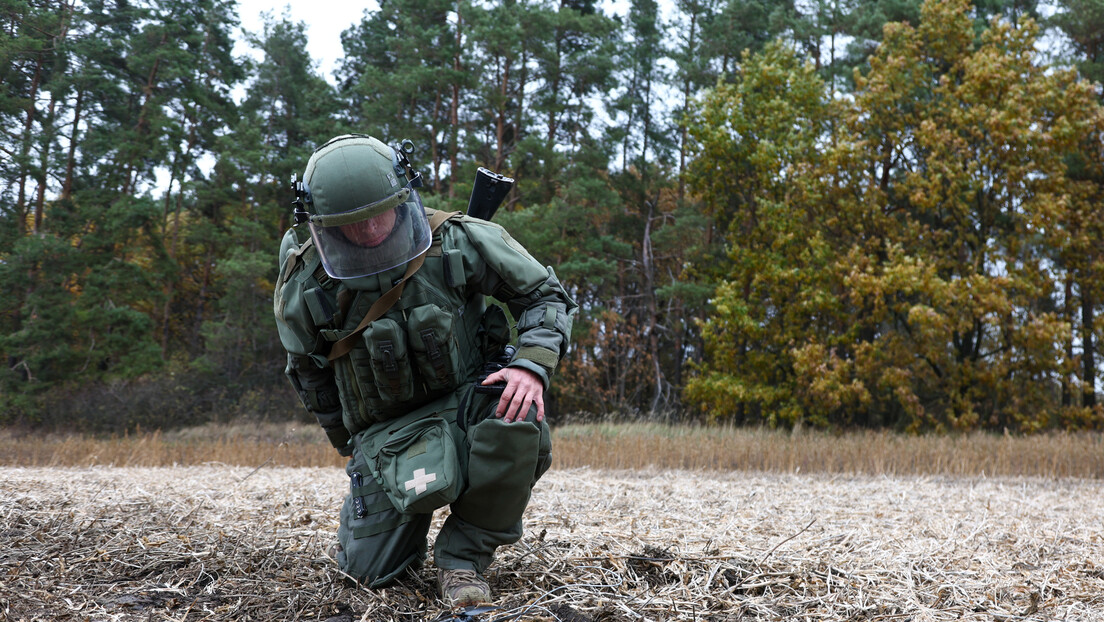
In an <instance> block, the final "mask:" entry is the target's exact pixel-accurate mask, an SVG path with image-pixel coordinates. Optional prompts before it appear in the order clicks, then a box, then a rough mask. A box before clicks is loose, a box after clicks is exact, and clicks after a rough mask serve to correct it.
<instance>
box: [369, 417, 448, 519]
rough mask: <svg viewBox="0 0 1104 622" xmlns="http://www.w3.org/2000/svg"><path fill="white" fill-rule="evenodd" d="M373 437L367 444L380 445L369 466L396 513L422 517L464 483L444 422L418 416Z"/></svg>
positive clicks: (446, 424) (437, 506)
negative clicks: (377, 443)
mask: <svg viewBox="0 0 1104 622" xmlns="http://www.w3.org/2000/svg"><path fill="white" fill-rule="evenodd" d="M373 436H375V437H376V438H373V439H372V440H371V441H369V442H370V443H371V444H373V445H374V444H376V442H379V443H381V444H380V446H379V451H378V453H377V454H376V458H375V461H374V462H375V463H374V464H372V462H371V460H370V459H369V464H371V465H372V467H373V470H374V471H375V473H374V475H376V476H377V480H378V481H379V483H380V485H382V486H383V489H384V492H386V493H387V497H388V498H389V499H390V500H391V503H392V504H393V505H394V506H395V509H396V510H398V511H399V512H401V513H403V514H426V513H430V512H432V511H433V510H436V509H437V508H440V507H444V506H446V505H448V504H450V503H452V502H453V501H455V500H456V498H457V497H459V496H460V490H461V489H462V488H463V485H464V482H463V479H462V477H461V475H460V462H459V459H458V457H457V455H456V442H455V441H454V440H453V438H452V433H451V432H450V431H449V424H448V422H447V421H445V420H444V419H442V418H440V417H422V418H418V419H415V420H414V421H410V422H409V423H406V424H405V425H402V426H401V427H389V429H388V430H387V431H381V432H380V433H378V434H375V435H373ZM366 449H367V448H366ZM369 455H371V454H369Z"/></svg>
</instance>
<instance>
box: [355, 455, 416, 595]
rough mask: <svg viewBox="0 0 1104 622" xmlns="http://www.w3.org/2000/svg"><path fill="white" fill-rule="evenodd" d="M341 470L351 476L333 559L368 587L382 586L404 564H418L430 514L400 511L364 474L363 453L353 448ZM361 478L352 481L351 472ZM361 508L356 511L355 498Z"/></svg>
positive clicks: (392, 577) (397, 572)
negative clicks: (361, 510) (404, 513)
mask: <svg viewBox="0 0 1104 622" xmlns="http://www.w3.org/2000/svg"><path fill="white" fill-rule="evenodd" d="M345 472H346V473H347V474H348V475H349V476H350V484H349V494H348V495H346V497H345V502H344V503H343V504H342V506H341V513H340V523H339V525H338V529H337V540H338V544H340V545H341V551H340V552H339V553H338V555H337V564H338V567H340V568H341V570H342V572H345V573H346V574H348V575H349V576H351V577H353V578H355V579H357V580H358V581H361V582H363V583H364V584H365V585H367V586H368V587H372V588H377V587H383V586H385V585H387V584H389V583H391V582H392V581H394V580H395V579H396V578H398V577H399V576H400V575H401V574H402V573H403V572H404V571H405V570H406V569H407V568H408V567H410V566H412V565H419V564H421V563H422V561H423V560H425V556H426V534H427V533H428V532H429V525H430V521H431V519H432V515H431V514H421V515H413V514H411V515H403V514H399V513H398V512H397V511H395V508H394V506H393V505H392V504H391V501H390V499H388V498H387V495H386V494H385V493H384V492H383V489H382V488H381V487H380V485H379V484H378V483H377V482H376V481H375V480H374V479H373V478H372V476H371V475H369V469H368V465H367V464H366V463H365V460H364V458H363V455H362V454H361V453H360V452H359V451H356V452H354V453H353V456H352V458H350V459H349V463H348V465H347V466H346V467H345ZM355 473H360V474H361V479H362V480H363V481H362V482H361V484H360V485H359V486H354V485H353V479H352V478H353V474H355ZM356 498H359V499H360V505H361V507H362V508H363V509H364V510H365V512H364V514H363V515H362V516H357V514H356V505H357V504H356V503H355V501H354V500H355V499H356Z"/></svg>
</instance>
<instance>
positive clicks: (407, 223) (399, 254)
mask: <svg viewBox="0 0 1104 622" xmlns="http://www.w3.org/2000/svg"><path fill="white" fill-rule="evenodd" d="M310 231H311V237H313V238H314V245H315V247H316V248H317V249H318V254H319V256H320V257H321V258H322V267H323V268H325V270H326V274H329V275H330V276H331V277H333V278H335V279H355V278H357V277H362V276H370V275H372V274H377V273H379V272H383V271H385V270H390V269H391V268H394V267H396V266H401V265H403V264H405V263H407V262H409V261H410V260H411V259H414V258H415V257H417V256H418V255H421V254H422V253H424V252H426V250H427V249H428V248H429V245H430V242H431V238H432V236H431V234H430V231H429V221H428V220H426V216H425V209H424V208H423V207H422V200H421V198H419V197H418V192H417V191H416V190H414V189H413V188H411V187H410V185H409V184H407V185H406V186H405V187H403V188H401V189H400V190H399V191H398V192H396V193H395V194H393V195H391V196H389V197H387V198H385V199H383V200H381V201H377V202H375V203H370V204H368V205H363V206H361V207H357V208H355V209H351V210H349V211H347V212H341V213H339V214H315V215H312V216H311V217H310Z"/></svg>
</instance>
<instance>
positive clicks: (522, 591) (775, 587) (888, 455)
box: [0, 428, 1104, 622]
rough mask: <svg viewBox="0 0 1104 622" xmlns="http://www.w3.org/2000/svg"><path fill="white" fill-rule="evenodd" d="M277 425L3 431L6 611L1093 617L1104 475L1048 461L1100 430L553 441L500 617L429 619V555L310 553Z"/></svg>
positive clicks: (332, 510) (310, 524)
mask: <svg viewBox="0 0 1104 622" xmlns="http://www.w3.org/2000/svg"><path fill="white" fill-rule="evenodd" d="M191 434H195V433H191ZM265 434H272V432H266V433H265ZM280 434H283V437H281V438H268V439H265V438H259V437H258V438H253V439H244V440H242V441H241V442H239V443H237V444H236V445H237V447H238V449H239V450H242V448H244V449H245V450H248V452H249V453H245V454H241V455H239V457H238V461H237V462H238V465H234V464H229V463H217V462H208V463H207V464H202V463H197V460H201V459H202V458H204V457H209V456H210V455H212V454H215V453H218V451H222V452H224V453H229V452H230V449H229V448H228V447H224V448H223V449H222V450H218V449H217V447H216V448H215V449H212V447H215V446H217V445H218V442H219V441H217V439H216V440H212V439H211V434H210V431H207V432H205V433H203V434H201V435H199V436H202V437H203V438H205V439H206V440H204V441H199V440H197V438H198V437H193V438H192V440H190V441H189V440H188V438H187V434H183V433H182V434H180V435H149V436H145V437H139V438H129V439H117V440H116V441H115V442H114V443H113V444H112V443H103V442H101V441H96V442H93V441H89V440H87V439H84V440H81V439H55V442H54V446H53V447H52V448H51V447H50V446H49V445H48V444H46V443H42V444H36V442H32V440H31V439H29V438H26V437H14V436H11V435H9V436H7V437H2V438H0V464H6V465H9V466H0V481H2V482H3V486H2V487H0V620H11V621H13V622H14V621H24V620H26V621H30V620H73V621H77V620H82V621H83V620H90V621H99V620H118V621H132V620H133V621H139V620H142V621H145V620H159V621H161V620H163V621H168V620H179V621H185V620H188V621H198V620H257V621H260V620H266V621H267V620H320V621H328V622H351V621H355V620H366V621H377V620H378V621H404V622H405V621H423V620H425V621H431V620H438V621H442V622H443V621H445V620H456V621H458V622H468V621H470V622H494V621H502V622H505V620H514V619H517V620H541V621H560V622H587V621H589V622H599V621H601V622H627V621H635V620H641V621H643V620H656V621H661V620H662V621H666V620H686V621H722V620H832V621H834V620H841V621H842V620H913V621H925V620H932V621H939V620H985V621H994V620H995V621H1005V620H1008V621H1012V620H1038V621H1042V620H1104V494H1102V493H1104V481H1102V480H1101V479H1100V475H1099V474H1100V473H1101V471H1091V470H1090V471H1088V472H1086V473H1080V474H1077V475H1075V476H1072V475H1071V473H1070V472H1069V469H1071V468H1073V467H1071V466H1063V465H1066V463H1067V461H1066V458H1065V457H1063V456H1061V455H1054V456H1051V457H1049V458H1045V456H1046V455H1047V451H1048V450H1047V449H1045V447H1049V448H1050V449H1049V451H1053V450H1054V448H1055V447H1058V448H1061V449H1062V451H1065V452H1067V453H1068V452H1082V453H1079V455H1080V456H1081V457H1082V459H1083V460H1089V461H1091V460H1092V459H1093V456H1092V455H1088V454H1091V453H1092V452H1093V451H1094V448H1095V451H1096V452H1099V451H1100V447H1101V445H1100V440H1099V438H1093V437H1057V438H1055V439H1044V440H1043V441H1038V440H1037V441H1036V443H1035V445H1036V447H1035V448H1034V449H1031V448H1030V447H1029V445H1027V444H1023V445H1015V444H1014V443H1013V445H1012V446H1011V447H1009V446H1008V445H1007V444H1008V443H1012V442H1013V441H1017V440H1019V439H1007V438H999V437H998V438H993V439H990V440H991V442H992V443H994V444H993V445H992V446H988V447H986V448H985V449H984V451H983V452H979V455H982V456H984V455H987V456H989V459H988V461H986V460H984V459H983V458H976V457H974V458H971V457H969V456H968V455H967V454H969V453H970V452H969V451H967V450H966V448H965V446H957V449H956V446H955V445H954V443H955V442H956V441H953V440H952V441H947V439H944V440H943V441H940V443H942V445H940V444H939V443H936V445H937V446H942V447H943V451H944V453H943V454H941V456H942V457H935V456H936V453H938V452H936V449H935V448H933V447H932V446H927V445H925V443H927V442H928V441H924V440H923V439H919V441H920V442H918V443H910V442H909V441H908V440H907V439H903V440H899V441H898V440H894V441H892V442H900V443H901V445H900V446H899V447H895V448H892V449H884V448H878V447H876V446H873V445H872V443H873V442H874V441H875V440H877V438H880V437H867V438H865V440H863V437H858V439H857V440H855V439H849V438H836V439H834V440H833V439H832V438H830V437H823V438H819V439H818V438H817V437H815V436H814V435H808V436H806V437H802V436H798V437H794V436H787V435H769V434H766V433H763V436H758V437H757V436H755V435H754V434H752V435H751V436H747V437H746V438H744V439H743V440H740V439H739V438H738V437H739V435H733V436H731V437H728V438H726V439H725V440H723V443H725V445H724V446H725V447H727V450H728V451H729V452H737V451H738V447H739V446H741V444H746V445H747V446H749V447H750V446H752V445H756V444H759V445H766V448H765V449H764V450H763V451H761V452H757V451H754V450H752V449H746V452H747V453H746V454H739V453H736V454H733V455H735V456H737V457H736V458H732V460H733V461H734V462H733V463H731V464H724V465H717V464H713V463H710V464H709V465H706V467H708V468H706V467H703V466H702V465H698V464H696V463H694V461H695V460H697V459H698V458H696V457H695V456H699V457H700V456H701V455H707V456H710V455H712V454H710V453H709V452H712V451H719V450H718V449H717V447H715V446H712V445H709V443H708V442H706V440H705V437H704V436H697V434H698V433H696V432H657V431H655V430H653V431H652V432H651V433H642V432H640V431H639V429H638V430H637V431H635V432H634V431H632V430H631V429H629V428H608V429H604V431H601V430H591V431H590V432H589V433H582V432H579V433H576V432H573V431H572V430H570V429H568V430H562V431H559V432H558V433H557V441H558V445H557V447H556V451H555V453H556V459H557V466H554V467H553V470H552V471H550V472H549V473H548V474H547V475H546V476H545V478H544V479H542V480H541V482H540V483H539V484H538V485H537V488H536V490H535V493H534V496H533V501H532V503H531V504H530V508H529V511H528V512H527V515H526V525H525V526H526V535H525V537H524V538H523V539H522V541H521V542H519V543H518V544H516V545H513V546H510V547H506V548H503V549H501V550H500V554H499V556H498V558H497V561H496V563H495V565H494V566H492V568H491V570H490V572H489V573H488V579H489V581H490V582H491V585H492V587H493V588H494V589H495V590H496V594H497V595H498V597H499V598H498V600H497V602H496V603H495V604H496V605H497V607H498V608H497V609H495V610H492V611H486V612H481V613H476V612H471V611H469V612H461V611H453V612H449V611H445V610H443V609H442V608H441V605H440V602H439V601H438V600H437V598H436V595H435V592H434V587H435V586H434V585H433V581H432V577H433V574H434V569H433V567H432V564H430V565H429V566H427V567H426V568H423V569H421V570H419V571H418V572H417V573H414V574H412V575H411V576H409V577H407V578H406V579H405V580H404V581H402V582H401V583H400V584H398V585H396V586H394V587H392V588H389V589H386V590H381V591H368V590H364V589H362V588H360V587H358V586H356V585H355V584H354V583H352V582H350V581H348V580H347V579H345V578H344V577H342V576H341V575H340V573H339V572H338V571H337V568H336V566H334V565H333V564H332V563H331V562H330V561H328V560H327V559H326V558H325V557H324V556H323V554H322V552H323V550H324V549H325V547H326V546H327V545H328V544H329V542H330V541H331V539H332V535H333V533H334V532H335V530H336V528H337V510H338V506H339V504H340V501H341V498H342V495H343V494H344V490H345V489H346V486H347V481H346V478H345V476H344V473H343V471H342V469H341V468H340V461H339V460H335V459H334V458H332V457H329V456H328V454H322V457H321V458H320V459H322V460H326V461H328V463H327V464H326V465H325V466H314V467H304V466H289V465H287V463H289V462H293V461H296V460H307V459H308V458H306V457H304V456H305V454H303V455H300V454H299V453H297V452H299V450H298V449H295V448H296V447H298V446H299V444H300V443H299V440H297V439H296V438H293V437H292V436H291V435H289V433H288V432H287V431H286V430H284V431H283V432H280ZM304 434H305V436H304V437H303V445H306V444H307V443H308V442H314V443H315V444H317V443H318V439H317V438H316V437H310V436H309V435H307V433H306V432H304ZM310 434H313V430H311V431H310ZM657 434H660V435H662V434H668V435H669V436H668V437H667V438H666V441H665V442H658V441H655V440H649V439H654V437H655V436H656V435H657ZM755 434H759V433H755ZM573 435H575V436H573ZM672 435H673V436H672ZM675 436H680V437H683V436H684V437H686V438H684V439H683V440H684V441H685V442H684V443H680V442H676V441H677V439H676V438H675ZM888 438H889V437H887V438H886V439H882V440H883V441H884V442H890V441H889V440H888ZM21 439H22V441H21ZM603 439H604V440H603ZM914 440H916V439H914ZM20 441H21V442H20ZM934 441H935V439H932V442H934ZM983 442H989V441H983V440H978V441H977V443H983ZM95 443H103V444H102V445H96V444H95ZM281 443H282V445H281ZM653 443H658V444H659V445H662V446H664V447H665V450H666V451H669V452H673V453H671V454H670V455H673V456H681V457H680V458H677V459H678V460H683V461H684V462H686V464H684V465H682V466H681V467H678V468H668V467H664V468H659V467H657V466H639V464H645V463H650V464H653V465H654V464H655V463H656V462H662V461H663V460H670V461H674V460H675V459H676V458H673V457H669V458H661V457H660V456H659V455H652V456H651V460H650V461H648V460H645V458H647V457H646V456H644V457H642V456H641V454H642V452H647V451H649V449H648V448H649V447H651V444H653ZM810 443H812V444H810ZM1002 443H1003V444H1004V445H1002ZM229 444H233V443H229ZM676 445H677V447H676ZM603 446H604V447H605V448H606V449H605V451H604V452H603V451H602V450H601V447H603ZM864 446H865V451H864V450H863V447H864ZM59 447H62V448H64V451H61V450H60V449H59ZM188 447H190V448H191V449H187V450H186V449H185V448H188ZM787 447H790V448H791V449H787ZM793 447H800V448H801V449H802V450H803V451H804V452H806V453H808V452H812V453H811V456H812V457H811V458H809V457H808V456H806V457H802V456H801V455H800V454H799V452H798V451H797V450H796V449H793ZM925 447H926V448H925ZM948 447H950V448H951V449H947V448H948ZM1002 447H1003V449H1002ZM1040 447H1044V448H1040ZM89 451H91V452H93V453H95V452H99V453H96V454H95V455H92V454H89V453H87V452H89ZM174 451H175V452H178V453H177V454H176V455H175V458H174V459H173V462H175V463H176V464H177V466H137V465H138V464H140V463H143V462H149V463H154V462H157V461H156V460H155V459H154V454H157V453H158V452H160V453H162V454H163V453H172V452H174ZM656 451H658V450H656ZM1017 451H1018V452H1019V454H1022V455H1019V456H1017V455H1016V453H1017ZM20 452H22V453H20ZM35 452H38V453H35ZM189 452H191V453H189ZM817 452H819V453H817ZM948 452H949V453H948ZM994 452H998V453H994ZM1000 452H1007V454H1006V453H1000ZM1085 452H1087V453H1085ZM659 453H663V452H659ZM63 454H67V455H69V456H71V457H72V462H71V464H70V465H68V466H66V465H65V464H66V460H64V459H63V457H62V455H63ZM185 454H188V455H187V456H185ZM598 454H602V455H604V456H605V458H600V457H596V455H598ZM893 454H896V457H893ZM32 455H34V456H37V458H35V460H31V459H30V458H28V456H32ZM863 455H866V456H872V455H881V457H880V458H877V459H876V460H875V461H874V462H877V463H880V464H881V465H882V466H881V467H880V468H882V471H883V472H880V473H879V472H876V471H875V470H874V467H872V466H871V467H864V466H861V465H863V464H872V463H870V462H869V461H868V460H867V459H866V458H862V456H863ZM18 456H22V461H20V460H17V459H16V458H17V457H18ZM771 456H773V457H771ZM847 456H852V457H851V458H847ZM105 458H106V459H105ZM311 459H313V458H311ZM603 459H604V460H606V461H607V462H605V463H603V462H602V460H603ZM712 459H713V460H717V459H720V458H717V457H716V456H713V458H712ZM1095 459H1096V460H1097V462H1099V459H1100V457H1099V456H1096V458H1095ZM587 460H591V461H594V462H597V463H599V464H604V465H605V466H600V467H593V466H579V464H580V463H582V462H585V461H587ZM640 460H644V461H643V462H640V463H639V464H638V463H637V462H636V461H640ZM770 460H777V461H779V462H778V464H777V465H775V466H773V467H772V466H770V464H766V466H764V464H765V463H769V462H770ZM848 460H850V461H851V462H852V464H851V465H850V466H849V467H848V466H846V465H847V462H848ZM976 460H981V461H982V462H983V463H984V464H986V465H987V466H989V467H990V468H989V469H977V470H976V471H974V472H972V473H967V472H966V466H965V465H967V464H974V463H975V461H976ZM36 461H37V462H36ZM609 461H615V462H616V464H610V462H609ZM173 462H169V463H168V464H170V465H171V464H173ZM231 462H233V461H231ZM922 462H923V463H925V464H926V468H927V469H928V472H927V473H926V474H925V473H924V465H923V464H921V463H922ZM185 463H191V465H190V466H182V465H184V464H185ZM1027 463H1033V464H1035V469H1036V470H1035V471H1034V473H1035V474H1034V475H1031V476H1023V475H1014V474H1011V473H1012V472H1015V471H1016V470H1017V469H1023V470H1026V469H1027V467H1026V466H1023V465H1024V464H1027ZM31 464H35V465H34V466H19V465H31ZM106 464H114V465H116V466H103V465H106ZM158 464H160V463H158ZM242 464H244V465H246V466H240V465H242ZM910 464H911V465H912V466H911V467H909V466H908V465H910ZM51 465H52V466H51ZM123 465H126V466H123ZM816 465H819V466H820V467H822V468H820V469H818V468H816ZM1017 465H1019V466H1017ZM630 466H631V467H634V468H631V469H630V468H628V467H630ZM638 466H639V468H636V467H638ZM668 466H669V465H668ZM934 466H938V467H939V469H942V472H937V470H936V469H935V468H933V467H934ZM1078 468H1081V467H1078ZM771 469H773V472H771ZM910 469H912V470H910ZM983 470H984V471H985V474H984V475H983V474H982V473H981V471H983ZM817 471H819V472H817ZM845 471H847V472H845ZM994 473H998V474H996V475H994ZM443 513H444V511H442V512H439V513H438V514H439V516H438V521H440V520H441V519H442V518H443V516H442V515H443ZM436 524H437V525H439V524H440V523H439V522H438V523H436ZM432 535H433V532H431V537H432Z"/></svg>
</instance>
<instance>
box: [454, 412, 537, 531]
mask: <svg viewBox="0 0 1104 622" xmlns="http://www.w3.org/2000/svg"><path fill="white" fill-rule="evenodd" d="M532 415H533V412H532V411H531V412H530V416H531V418H527V419H526V420H525V421H516V422H514V423H506V422H504V421H502V420H501V419H498V418H496V417H489V418H487V419H484V420H483V421H480V422H479V423H477V424H476V425H474V426H472V427H471V428H469V429H468V438H467V444H468V446H469V447H470V449H469V451H468V463H467V469H468V472H467V481H468V486H467V488H466V489H465V490H464V492H463V493H462V494H461V495H460V498H459V499H457V501H456V502H454V503H453V504H452V511H453V513H455V514H457V515H458V516H459V517H460V518H461V519H463V520H464V521H466V522H469V523H471V524H473V525H476V526H478V527H481V528H484V529H490V530H495V531H501V530H505V529H510V528H511V527H513V526H514V525H515V524H516V523H517V522H518V521H519V520H521V515H522V513H523V512H524V511H525V506H526V505H528V504H529V495H530V491H531V489H532V487H533V484H534V483H535V482H536V478H537V477H538V474H539V473H543V472H544V471H543V469H547V468H548V463H549V462H550V461H551V456H550V453H549V452H550V449H551V443H550V442H548V443H547V445H548V450H549V451H545V452H544V453H545V459H544V460H543V464H542V460H541V453H542V452H541V450H542V438H547V435H546V434H545V433H544V432H545V431H547V426H544V424H543V423H541V424H538V423H536V421H535V418H533V417H532Z"/></svg>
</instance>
